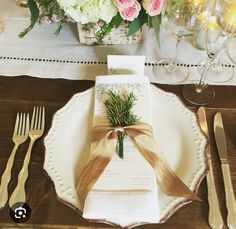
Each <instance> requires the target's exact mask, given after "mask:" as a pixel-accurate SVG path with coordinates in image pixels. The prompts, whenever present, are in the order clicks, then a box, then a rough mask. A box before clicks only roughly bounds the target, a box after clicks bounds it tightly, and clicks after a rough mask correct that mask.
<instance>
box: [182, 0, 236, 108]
mask: <svg viewBox="0 0 236 229" xmlns="http://www.w3.org/2000/svg"><path fill="white" fill-rule="evenodd" d="M213 14H214V15H216V19H217V23H218V25H219V26H220V28H221V30H222V31H223V32H224V33H225V34H226V35H227V36H228V38H227V40H226V42H224V45H223V47H222V49H221V50H220V51H219V53H217V54H216V56H217V55H219V54H220V52H223V51H225V50H227V48H228V46H229V44H230V41H231V39H232V38H233V37H234V36H235V34H236V1H235V0H217V1H216V4H215V7H214V13H213ZM212 61H214V58H212V59H210V58H208V60H207V62H206V64H205V65H204V69H203V72H202V75H201V78H200V80H199V81H198V82H192V84H185V85H184V86H183V88H182V93H183V96H184V97H185V99H187V100H188V101H189V102H191V103H193V104H197V105H205V104H207V103H209V102H210V101H211V100H212V99H213V98H214V97H215V91H214V89H213V88H212V87H211V86H209V85H208V84H207V83H206V77H207V72H208V70H209V67H210V66H211V63H212Z"/></svg>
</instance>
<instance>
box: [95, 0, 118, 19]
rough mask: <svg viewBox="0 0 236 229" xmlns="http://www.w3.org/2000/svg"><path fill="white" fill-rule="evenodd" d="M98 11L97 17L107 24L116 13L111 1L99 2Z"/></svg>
mask: <svg viewBox="0 0 236 229" xmlns="http://www.w3.org/2000/svg"><path fill="white" fill-rule="evenodd" d="M99 9H100V12H99V17H100V18H101V19H102V20H103V21H105V22H106V23H109V22H110V21H111V19H112V18H113V17H114V16H115V15H116V14H117V12H118V9H117V7H116V6H115V5H114V1H113V0H100V1H99Z"/></svg>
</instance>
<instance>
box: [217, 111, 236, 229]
mask: <svg viewBox="0 0 236 229" xmlns="http://www.w3.org/2000/svg"><path fill="white" fill-rule="evenodd" d="M214 134H215V140H216V146H217V150H218V154H219V157H220V162H221V169H222V174H223V179H224V186H225V198H226V206H227V210H228V216H227V225H228V227H229V228H230V229H233V228H236V201H235V197H234V191H233V187H232V181H231V175H230V169H229V163H228V158H227V145H226V137H225V131H224V125H223V121H222V116H221V113H220V112H217V113H216V114H215V117H214Z"/></svg>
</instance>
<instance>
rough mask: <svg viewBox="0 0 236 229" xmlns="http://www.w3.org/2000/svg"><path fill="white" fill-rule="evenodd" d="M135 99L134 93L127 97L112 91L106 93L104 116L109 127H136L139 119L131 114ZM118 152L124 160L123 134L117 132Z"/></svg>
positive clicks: (124, 135)
mask: <svg viewBox="0 0 236 229" xmlns="http://www.w3.org/2000/svg"><path fill="white" fill-rule="evenodd" d="M136 100H137V99H136V97H135V95H134V93H132V92H131V93H130V94H128V95H124V94H123V95H119V94H115V93H113V92H112V91H109V92H108V99H106V100H105V102H104V105H105V108H106V115H107V118H108V121H109V124H110V126H112V127H119V126H120V127H124V126H131V125H136V124H137V123H138V121H139V119H140V118H138V116H137V115H135V114H133V112H132V108H133V107H134V105H135V101H136ZM117 135H118V151H119V157H120V158H124V144H123V143H124V138H125V137H126V134H125V132H122V131H118V132H117Z"/></svg>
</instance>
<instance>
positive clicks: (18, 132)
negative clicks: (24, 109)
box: [17, 113, 23, 135]
mask: <svg viewBox="0 0 236 229" xmlns="http://www.w3.org/2000/svg"><path fill="white" fill-rule="evenodd" d="M22 116H23V114H22V113H20V120H19V127H18V130H17V135H19V134H21V129H22V121H23V117H22Z"/></svg>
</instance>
